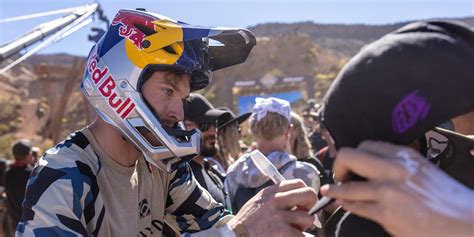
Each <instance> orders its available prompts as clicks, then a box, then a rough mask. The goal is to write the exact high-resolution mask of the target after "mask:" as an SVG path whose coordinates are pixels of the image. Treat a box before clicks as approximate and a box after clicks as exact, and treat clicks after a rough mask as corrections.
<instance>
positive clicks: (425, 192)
mask: <svg viewBox="0 0 474 237" xmlns="http://www.w3.org/2000/svg"><path fill="white" fill-rule="evenodd" d="M333 168H334V173H335V176H336V178H337V179H338V180H340V181H342V182H343V184H341V185H330V186H329V185H325V186H323V187H322V188H321V193H322V194H323V195H325V196H328V197H332V198H337V202H338V203H339V204H341V205H342V206H343V208H345V209H347V210H349V211H351V212H353V213H355V214H357V215H360V216H363V217H366V218H368V219H371V220H373V221H376V222H378V223H380V224H381V225H382V226H383V227H384V228H385V229H386V230H387V231H388V232H390V233H391V234H393V235H395V236H474V227H473V226H472V223H474V204H473V203H474V201H473V200H474V192H473V191H472V190H470V189H468V188H466V187H465V186H463V185H462V184H460V183H459V182H457V181H456V180H454V179H453V178H451V177H450V176H448V175H447V174H446V173H445V172H443V171H441V170H440V169H438V168H437V167H436V166H434V165H433V164H431V163H430V162H428V161H427V160H425V159H424V158H423V157H422V156H421V154H419V153H418V152H416V151H414V150H412V149H410V148H407V147H403V146H395V145H391V144H389V143H383V142H363V143H362V144H361V145H360V146H359V147H358V148H357V149H350V148H343V149H341V150H340V151H339V152H338V155H337V158H336V161H335V163H334V167H333ZM353 174H357V175H359V176H362V177H364V178H367V179H368V181H348V180H349V179H350V177H351V175H353ZM344 181H347V182H344Z"/></svg>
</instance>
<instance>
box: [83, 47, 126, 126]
mask: <svg viewBox="0 0 474 237" xmlns="http://www.w3.org/2000/svg"><path fill="white" fill-rule="evenodd" d="M96 58H97V51H95V52H94V53H93V54H92V56H91V57H90V59H89V61H88V64H87V71H88V72H89V74H90V75H91V76H90V78H91V79H92V81H93V83H94V85H95V86H96V88H97V89H98V90H99V92H100V94H101V95H102V96H103V97H105V98H108V99H109V100H108V104H109V106H110V107H111V108H112V109H113V110H114V111H115V112H116V113H117V115H119V116H120V118H122V119H125V118H126V117H127V116H128V115H129V114H130V112H132V110H133V109H134V108H135V103H133V102H132V101H131V100H130V98H128V97H126V98H125V100H123V99H121V98H118V94H117V92H116V90H115V88H116V87H117V85H116V83H115V80H114V78H113V76H112V74H109V68H108V67H107V66H105V67H104V68H103V69H101V68H99V67H98V66H97V59H96ZM104 78H105V79H104ZM103 79H104V80H103Z"/></svg>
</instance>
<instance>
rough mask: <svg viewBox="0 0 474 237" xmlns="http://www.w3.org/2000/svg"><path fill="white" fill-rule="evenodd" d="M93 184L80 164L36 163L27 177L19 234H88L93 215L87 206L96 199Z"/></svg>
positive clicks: (18, 228) (17, 230)
mask: <svg viewBox="0 0 474 237" xmlns="http://www.w3.org/2000/svg"><path fill="white" fill-rule="evenodd" d="M93 186H94V185H91V180H90V178H89V177H88V176H87V175H84V173H83V170H81V167H78V166H73V167H67V168H51V167H47V166H37V167H36V168H35V169H34V171H33V173H32V174H31V176H30V179H29V180H28V184H27V187H26V193H25V200H24V201H23V214H22V218H21V221H20V222H19V223H18V226H17V229H16V236H87V235H88V234H87V230H86V221H88V220H89V221H90V219H91V218H90V215H88V212H87V208H84V207H85V206H87V203H89V204H90V202H92V201H93V200H94V198H93V196H94V195H93V194H92V192H93ZM89 206H90V205H89ZM92 206H93V205H92ZM85 209H86V210H85Z"/></svg>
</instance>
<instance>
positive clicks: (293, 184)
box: [262, 179, 306, 195]
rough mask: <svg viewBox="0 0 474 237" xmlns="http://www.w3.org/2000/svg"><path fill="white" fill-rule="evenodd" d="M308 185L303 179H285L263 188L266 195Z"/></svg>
mask: <svg viewBox="0 0 474 237" xmlns="http://www.w3.org/2000/svg"><path fill="white" fill-rule="evenodd" d="M303 187H306V184H305V183H304V182H303V180H301V179H290V180H284V181H282V182H281V183H279V184H275V185H272V186H269V187H267V188H264V189H262V192H263V194H264V195H266V194H272V195H274V194H275V193H277V192H286V191H289V190H293V189H298V188H303Z"/></svg>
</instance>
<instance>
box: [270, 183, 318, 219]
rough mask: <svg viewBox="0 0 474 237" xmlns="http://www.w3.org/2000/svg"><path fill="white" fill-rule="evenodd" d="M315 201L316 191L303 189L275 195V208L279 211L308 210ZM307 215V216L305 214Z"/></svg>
mask: <svg viewBox="0 0 474 237" xmlns="http://www.w3.org/2000/svg"><path fill="white" fill-rule="evenodd" d="M316 199H317V194H316V191H314V189H313V188H310V187H303V188H297V189H292V190H288V191H286V192H278V193H276V194H275V199H274V201H275V206H276V207H277V208H279V209H291V208H293V207H295V206H296V207H297V208H298V209H302V210H306V211H307V210H309V209H311V207H312V206H313V205H314V203H315V202H316ZM306 215H308V214H306Z"/></svg>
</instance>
